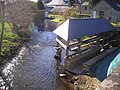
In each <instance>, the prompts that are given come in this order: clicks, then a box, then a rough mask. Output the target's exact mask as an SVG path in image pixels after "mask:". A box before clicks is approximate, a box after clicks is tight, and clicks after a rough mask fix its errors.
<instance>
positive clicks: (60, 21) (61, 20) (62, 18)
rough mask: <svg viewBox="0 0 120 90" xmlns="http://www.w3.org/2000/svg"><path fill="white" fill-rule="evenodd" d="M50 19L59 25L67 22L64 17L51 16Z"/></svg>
mask: <svg viewBox="0 0 120 90" xmlns="http://www.w3.org/2000/svg"><path fill="white" fill-rule="evenodd" d="M48 17H49V18H53V20H51V21H53V22H57V23H58V24H62V23H63V22H64V21H65V18H64V17H62V16H61V15H54V14H49V15H48Z"/></svg>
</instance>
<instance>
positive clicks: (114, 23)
mask: <svg viewBox="0 0 120 90" xmlns="http://www.w3.org/2000/svg"><path fill="white" fill-rule="evenodd" d="M111 24H112V25H113V26H114V27H118V28H119V27H120V22H112V23H111Z"/></svg>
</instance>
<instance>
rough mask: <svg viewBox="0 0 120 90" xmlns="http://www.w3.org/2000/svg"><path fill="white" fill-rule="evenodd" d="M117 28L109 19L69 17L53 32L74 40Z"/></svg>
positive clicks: (65, 38)
mask: <svg viewBox="0 0 120 90" xmlns="http://www.w3.org/2000/svg"><path fill="white" fill-rule="evenodd" d="M111 30H115V27H113V26H112V25H111V24H110V23H109V21H108V20H107V19H104V18H100V19H98V18H95V19H93V18H92V19H68V20H67V21H66V22H64V23H63V24H62V25H61V26H59V27H58V28H57V29H56V30H54V31H53V32H54V33H55V34H56V35H58V36H60V37H61V38H63V39H64V40H66V41H68V40H72V39H77V38H81V37H83V36H89V35H93V34H98V33H102V32H107V31H111Z"/></svg>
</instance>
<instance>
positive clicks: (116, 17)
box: [91, 0, 120, 22]
mask: <svg viewBox="0 0 120 90" xmlns="http://www.w3.org/2000/svg"><path fill="white" fill-rule="evenodd" d="M91 12H96V15H97V16H99V17H103V18H107V19H109V20H111V21H112V22H116V21H120V2H115V1H112V0H100V1H99V2H98V3H97V4H96V5H95V6H93V8H92V9H91Z"/></svg>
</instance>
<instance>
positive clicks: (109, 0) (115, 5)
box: [92, 0, 120, 11]
mask: <svg viewBox="0 0 120 90" xmlns="http://www.w3.org/2000/svg"><path fill="white" fill-rule="evenodd" d="M101 1H103V0H100V1H99V2H98V3H97V4H96V5H95V6H97V5H98V4H99V3H100V2H101ZM104 1H105V2H106V3H108V4H109V5H110V6H111V7H112V8H113V9H115V10H116V11H120V2H115V1H113V0H104ZM95 6H93V7H92V8H94V7H95Z"/></svg>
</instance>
